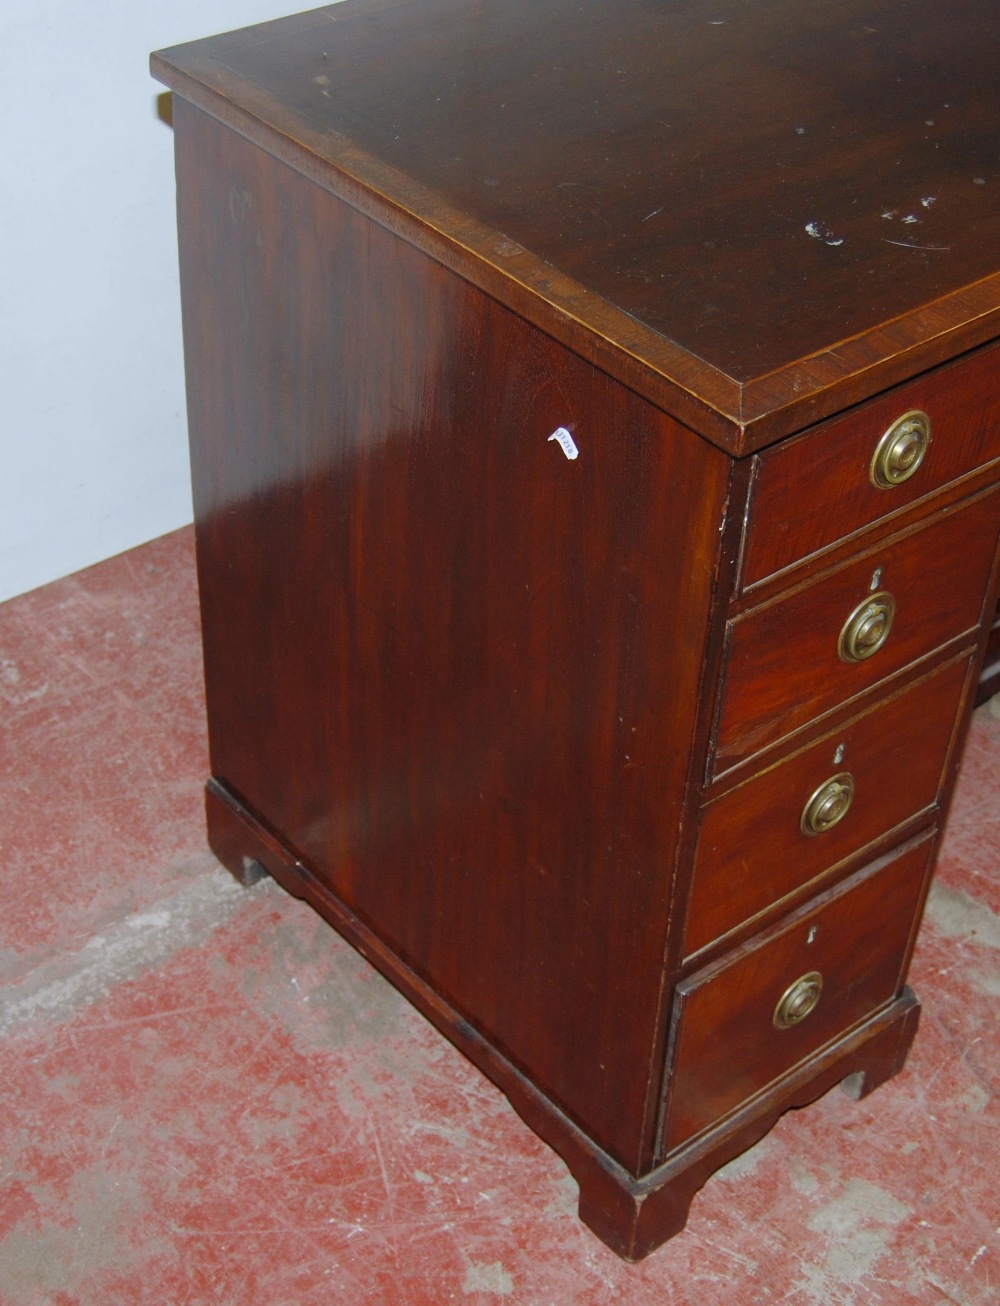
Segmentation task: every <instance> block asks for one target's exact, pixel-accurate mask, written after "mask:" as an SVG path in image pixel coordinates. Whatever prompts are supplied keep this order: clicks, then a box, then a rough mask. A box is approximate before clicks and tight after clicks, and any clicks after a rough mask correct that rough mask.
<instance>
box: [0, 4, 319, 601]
mask: <svg viewBox="0 0 1000 1306" xmlns="http://www.w3.org/2000/svg"><path fill="white" fill-rule="evenodd" d="M309 7H310V5H309V3H308V0H307V2H306V3H300V4H297V3H296V0H169V3H167V0H159V3H155V2H154V0H34V3H28V4H15V3H13V2H12V0H10V2H9V3H7V4H5V5H4V6H3V9H4V14H3V19H2V22H0V33H2V40H0V86H2V87H3V98H2V107H0V160H2V161H3V178H2V183H0V187H2V189H0V599H4V598H9V597H11V596H12V595H14V594H18V593H21V592H22V591H24V590H28V589H32V588H34V587H35V586H36V585H41V584H43V583H45V582H46V581H49V580H52V579H54V578H55V577H57V576H62V575H65V574H66V573H67V572H70V571H75V570H77V569H78V568H80V567H84V566H87V565H89V564H90V563H92V562H97V561H99V560H100V559H101V558H106V557H110V556H111V555H113V554H115V553H120V552H121V551H122V550H124V549H128V548H131V547H132V546H133V545H135V544H139V543H141V542H142V541H144V540H148V539H152V538H154V537H155V536H157V535H161V534H163V533H164V532H165V531H169V530H172V529H173V528H174V527H177V526H181V525H183V524H184V523H185V522H187V521H189V520H190V518H191V502H190V491H189V486H188V470H187V444H186V439H187V437H186V431H185V421H184V390H183V375H182V368H181V337H180V316H179V306H178V292H177V251H176V236H175V219H174V180H173V139H172V134H171V131H170V129H169V127H167V126H166V125H165V124H164V123H163V122H162V121H160V119H159V118H158V117H157V113H156V97H157V94H158V93H160V92H162V91H163V87H160V86H158V85H157V83H155V82H153V81H152V80H151V79H150V77H149V72H148V67H147V58H148V54H149V51H150V50H153V49H156V48H158V47H162V46H167V45H178V44H180V43H181V42H183V41H188V40H193V39H195V38H197V37H200V36H208V35H210V34H211V33H213V32H219V31H226V30H228V29H231V28H235V27H244V26H246V25H247V24H249V23H254V22H260V21H262V20H264V19H267V18H277V17H280V16H281V15H282V14H283V13H291V12H295V10H296V9H305V8H309Z"/></svg>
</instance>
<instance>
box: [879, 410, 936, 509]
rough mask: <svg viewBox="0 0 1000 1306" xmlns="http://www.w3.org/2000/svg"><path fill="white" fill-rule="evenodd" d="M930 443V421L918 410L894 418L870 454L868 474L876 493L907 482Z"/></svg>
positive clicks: (922, 458)
mask: <svg viewBox="0 0 1000 1306" xmlns="http://www.w3.org/2000/svg"><path fill="white" fill-rule="evenodd" d="M930 442H931V419H930V418H929V417H928V416H927V414H926V413H922V412H921V411H920V410H919V409H916V408H915V409H913V410H912V411H911V412H909V413H904V414H903V416H902V417H898V418H897V419H896V420H895V421H894V422H893V424H892V425H891V426H890V427H889V429H888V431H886V433H885V435H883V436H882V438H881V440H879V442H878V444H877V445H876V446H875V452H874V453H873V454H872V461H871V465H870V467H869V469H868V474H869V476H870V478H871V483H872V485H874V486H875V488H876V489H879V490H891V489H892V487H893V486H894V485H901V484H902V483H903V481H908V480H909V479H910V477H911V476H912V475H913V473H914V472H915V471H916V470H917V468H918V467H919V466H920V464H921V463H922V462H923V460H924V454H925V453H926V452H927V446H928V445H929V444H930Z"/></svg>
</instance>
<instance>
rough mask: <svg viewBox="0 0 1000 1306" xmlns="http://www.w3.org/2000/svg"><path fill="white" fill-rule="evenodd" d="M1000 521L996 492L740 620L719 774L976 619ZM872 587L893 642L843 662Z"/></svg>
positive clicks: (721, 723) (725, 699) (734, 627)
mask: <svg viewBox="0 0 1000 1306" xmlns="http://www.w3.org/2000/svg"><path fill="white" fill-rule="evenodd" d="M998 525H1000V495H998V492H997V489H996V488H994V489H993V490H991V491H990V493H989V494H986V495H983V496H981V497H979V498H977V499H974V500H972V501H971V502H967V503H965V504H964V505H959V506H956V507H954V508H948V509H944V510H942V511H941V512H939V513H938V514H937V515H936V516H935V517H933V518H931V520H930V522H929V523H928V524H927V525H925V526H923V527H922V528H921V529H919V530H916V531H913V532H911V533H909V534H907V535H904V536H897V537H896V538H895V540H890V541H887V542H886V544H885V545H884V546H883V547H881V548H879V549H878V550H873V551H872V552H870V553H868V554H866V555H865V556H864V557H863V558H860V559H857V560H856V561H854V562H852V563H850V564H849V565H847V566H845V567H840V568H838V569H836V570H835V571H831V572H827V573H826V574H825V575H822V576H820V577H818V578H817V579H816V580H815V581H814V582H813V583H812V584H811V585H808V586H805V587H803V588H802V589H799V590H795V591H793V592H792V593H791V594H789V595H787V596H786V597H784V598H781V599H778V600H776V601H775V602H772V603H768V604H763V605H761V606H760V607H759V608H755V609H752V610H751V611H750V612H748V613H746V614H745V615H743V616H740V617H737V618H735V619H734V620H733V621H732V622H730V631H729V636H730V638H729V651H728V661H727V666H726V671H725V681H724V684H723V689H722V705H721V709H720V713H719V719H718V728H717V732H716V758H715V769H716V773H718V772H721V771H724V770H725V769H726V768H727V767H728V766H732V765H735V764H736V763H737V762H739V761H741V760H742V759H744V758H746V757H749V756H751V755H752V754H754V753H756V752H757V751H758V750H759V749H761V748H763V747H765V746H766V745H767V744H770V743H772V742H773V741H775V740H777V739H780V738H782V737H784V736H785V735H787V734H790V733H791V732H792V731H793V730H795V729H796V728H797V727H799V726H802V725H805V724H806V723H807V722H808V721H810V720H811V719H812V718H813V717H817V716H820V715H822V713H824V712H827V711H829V710H830V709H832V708H834V707H836V706H837V705H838V704H839V703H842V702H845V701H846V700H848V699H850V698H852V697H853V696H854V695H855V694H859V693H861V691H862V690H865V689H868V688H870V687H871V686H873V685H875V684H877V683H878V682H879V681H881V680H883V679H885V678H886V677H887V676H890V675H892V674H893V673H895V672H897V671H899V670H900V669H901V668H903V667H905V666H907V665H908V664H909V663H910V662H912V661H914V660H915V659H917V658H920V657H922V656H924V655H925V654H927V653H929V652H931V651H933V650H934V649H935V648H937V647H938V646H940V645H943V644H945V643H947V642H948V641H949V640H951V639H954V638H956V637H957V636H959V635H961V634H963V633H964V632H966V631H970V630H972V629H973V628H974V627H975V626H977V625H978V623H979V621H980V618H981V616H982V607H983V602H984V596H985V590H986V583H987V580H988V578H989V573H990V566H991V563H992V560H993V554H994V550H995V547H996V538H997V529H998ZM876 572H877V573H878V574H877V575H876ZM873 581H874V582H875V583H874V587H873V584H872V582H873ZM873 588H874V591H875V592H876V593H884V594H888V595H891V597H892V600H894V603H895V615H894V617H893V621H892V626H891V629H890V632H889V635H888V638H887V639H886V640H885V643H884V645H883V646H882V647H880V648H878V651H877V652H875V653H874V654H872V655H871V656H868V657H865V658H864V659H863V660H861V661H845V660H844V659H843V658H842V656H841V652H840V647H839V646H840V644H841V636H842V632H843V631H844V630H845V627H846V625H847V623H848V620H849V618H850V616H851V614H852V613H853V612H859V613H860V612H862V611H863V608H864V606H865V605H866V604H867V603H868V602H869V601H870V600H871V598H872V591H873Z"/></svg>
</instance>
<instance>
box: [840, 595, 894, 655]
mask: <svg viewBox="0 0 1000 1306" xmlns="http://www.w3.org/2000/svg"><path fill="white" fill-rule="evenodd" d="M895 615H896V600H895V599H894V598H893V597H892V595H891V594H890V593H889V592H888V590H879V592H878V593H877V594H872V595H871V596H870V597H869V598H867V599H863V600H862V602H861V603H859V604H858V606H857V607H856V608H855V609H854V611H853V612H852V613H851V615H850V616H849V617H848V618H847V620H846V621H845V622H844V625H843V628H842V629H841V632H840V638H839V639H838V641H837V653H838V655H839V657H840V660H841V662H863V661H864V660H865V658H870V657H871V656H872V654H873V653H877V652H878V651H879V649H880V648H881V647H882V645H883V644H884V643H885V641H886V640H887V639H888V638H889V631H890V630H891V629H892V622H893V618H894V617H895Z"/></svg>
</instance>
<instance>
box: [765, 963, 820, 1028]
mask: <svg viewBox="0 0 1000 1306" xmlns="http://www.w3.org/2000/svg"><path fill="white" fill-rule="evenodd" d="M822 992H823V976H822V975H821V974H820V973H819V971H818V970H811V971H808V972H807V973H806V974H805V975H800V976H799V978H798V979H797V980H796V981H795V983H794V984H789V986H788V988H787V989H785V991H784V993H782V995H781V997H780V998H779V999H778V1002H777V1005H776V1006H775V1008H774V1016H773V1017H772V1019H773V1023H774V1028H775V1029H791V1028H792V1026H793V1025H799V1024H801V1023H802V1021H803V1020H805V1018H806V1016H808V1015H809V1013H810V1012H811V1011H814V1010H815V1009H816V1003H817V1002H819V1000H820V995H821V994H822Z"/></svg>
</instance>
